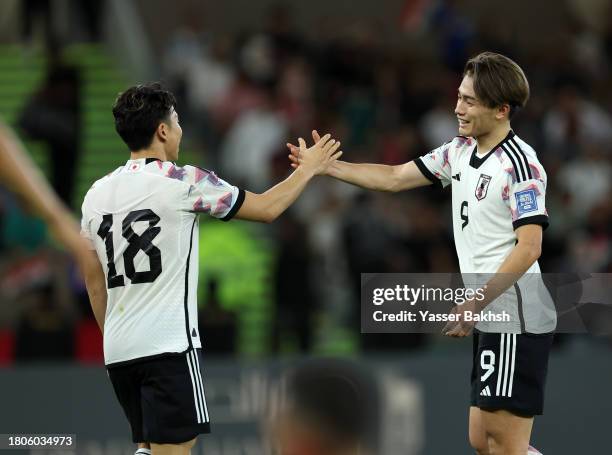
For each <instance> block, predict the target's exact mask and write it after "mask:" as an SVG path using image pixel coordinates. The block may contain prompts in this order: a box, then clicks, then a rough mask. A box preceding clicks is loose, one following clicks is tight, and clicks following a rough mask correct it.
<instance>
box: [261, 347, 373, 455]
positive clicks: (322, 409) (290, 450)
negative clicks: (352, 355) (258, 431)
mask: <svg viewBox="0 0 612 455" xmlns="http://www.w3.org/2000/svg"><path fill="white" fill-rule="evenodd" d="M378 408H379V400H378V386H377V383H376V380H375V378H374V377H373V376H372V375H371V374H370V373H369V372H368V371H367V370H365V368H362V367H360V366H359V365H357V364H355V363H352V362H349V361H346V360H332V359H326V360H311V361H307V362H304V363H303V364H301V365H299V366H298V367H297V368H295V369H293V370H292V371H290V372H288V373H287V374H286V376H285V378H284V390H283V393H282V397H281V403H280V406H279V409H278V412H277V413H276V414H275V415H274V417H273V418H272V420H271V422H270V423H271V428H270V436H271V443H272V447H273V448H274V449H275V451H274V453H275V454H277V455H369V454H374V453H375V452H376V450H375V448H376V445H377V439H378V422H379V409H378Z"/></svg>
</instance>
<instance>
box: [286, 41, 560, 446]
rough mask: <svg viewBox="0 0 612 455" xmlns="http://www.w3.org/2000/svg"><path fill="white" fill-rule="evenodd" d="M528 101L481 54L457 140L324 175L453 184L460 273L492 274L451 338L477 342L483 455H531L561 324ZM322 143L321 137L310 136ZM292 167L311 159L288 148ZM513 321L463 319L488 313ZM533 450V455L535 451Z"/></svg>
mask: <svg viewBox="0 0 612 455" xmlns="http://www.w3.org/2000/svg"><path fill="white" fill-rule="evenodd" d="M528 98H529V84H528V82H527V78H526V77H525V74H524V72H523V70H522V69H521V68H520V67H519V66H518V65H517V64H516V63H515V62H514V61H512V60H510V59H509V58H507V57H505V56H503V55H500V54H496V53H491V52H485V53H482V54H480V55H478V56H476V57H474V58H472V59H471V60H469V61H468V62H467V64H466V66H465V69H464V73H463V80H462V82H461V85H460V86H459V89H458V99H457V105H456V107H455V114H456V115H457V120H458V123H459V135H458V136H457V137H455V138H454V139H452V140H450V141H449V142H447V143H446V144H444V145H442V146H441V147H439V148H437V149H435V150H433V151H431V152H430V153H428V154H426V155H424V156H422V157H420V158H417V159H416V160H414V161H411V162H409V163H405V164H402V165H398V166H386V165H379V164H354V163H348V162H343V161H337V162H335V163H333V164H332V165H331V166H330V167H329V169H328V171H327V172H326V174H327V175H329V176H331V177H334V178H337V179H340V180H343V181H345V182H349V183H352V184H355V185H358V186H361V187H363V188H368V189H372V190H378V191H392V192H396V191H403V190H408V189H412V188H416V187H420V186H424V185H431V184H434V185H437V186H440V187H446V186H449V185H450V186H451V187H452V210H453V217H452V218H453V231H454V238H455V246H456V250H457V256H458V258H459V265H460V269H461V272H462V274H464V276H465V275H466V274H478V275H484V274H486V275H488V277H489V278H487V279H488V281H486V283H483V284H486V288H484V300H483V301H481V302H477V301H475V300H472V301H467V302H466V303H465V304H463V305H460V306H458V307H456V308H455V309H454V311H455V312H456V313H457V314H458V315H459V318H458V319H459V320H458V321H457V322H452V323H449V324H447V326H446V327H445V330H444V331H445V334H446V335H449V336H455V337H462V336H467V335H469V334H471V333H472V331H473V329H474V325H475V329H476V330H475V331H474V332H475V333H474V335H473V340H474V343H473V346H474V349H473V368H472V376H471V387H472V391H471V407H470V418H469V439H470V443H471V445H472V446H473V448H474V449H475V450H476V452H477V453H478V454H481V455H483V454H491V453H503V454H504V455H525V454H527V453H528V450H534V449H533V448H531V447H530V446H529V440H530V436H531V429H532V425H533V418H534V416H535V415H539V414H542V411H543V402H544V387H545V381H546V371H547V365H548V356H549V352H550V348H551V344H552V337H553V335H552V332H553V331H554V329H555V327H556V312H555V309H554V305H553V302H552V300H551V298H550V296H549V294H548V292H547V291H546V288H545V286H544V284H543V282H542V280H541V275H540V268H539V265H538V262H537V259H538V258H539V256H540V252H541V244H542V232H543V230H544V229H545V228H546V227H547V226H548V214H547V212H546V207H545V196H546V172H545V171H544V168H543V167H542V165H541V164H540V162H539V160H538V157H537V155H536V152H535V151H534V150H533V149H532V148H531V147H530V146H529V145H528V144H527V143H525V142H524V141H523V140H522V139H521V138H519V137H518V136H517V135H516V134H515V132H514V131H512V129H511V127H510V119H511V117H512V116H513V114H514V113H515V112H516V111H517V110H519V109H520V108H522V107H524V106H525V104H526V102H527V100H528ZM313 137H314V138H315V140H316V139H318V135H317V134H316V132H315V133H313ZM288 146H289V149H290V151H291V154H290V156H289V157H290V159H291V161H292V162H293V163H292V166H293V167H294V168H298V169H299V167H300V166H301V165H302V160H304V159H305V158H306V155H305V153H304V152H303V151H301V150H300V149H299V148H298V147H296V146H294V145H291V144H288ZM485 307H486V309H487V311H491V312H495V313H498V314H501V312H507V313H508V315H509V316H510V320H509V321H504V320H501V321H499V322H498V320H497V319H493V320H490V321H488V322H487V321H484V320H483V321H480V322H478V324H475V322H472V321H470V320H467V319H468V318H465V317H464V315H466V314H467V312H468V311H469V312H470V313H472V314H473V313H474V312H479V311H483V310H484V308H485ZM530 453H531V452H530Z"/></svg>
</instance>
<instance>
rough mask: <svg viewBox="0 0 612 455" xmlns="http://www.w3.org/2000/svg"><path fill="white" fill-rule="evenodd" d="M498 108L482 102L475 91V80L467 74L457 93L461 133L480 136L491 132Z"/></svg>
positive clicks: (456, 108) (456, 112)
mask: <svg viewBox="0 0 612 455" xmlns="http://www.w3.org/2000/svg"><path fill="white" fill-rule="evenodd" d="M497 112H498V109H495V108H490V107H488V106H486V105H485V104H483V103H482V101H480V100H479V99H478V97H477V96H476V93H475V92H474V81H473V79H472V77H471V76H469V75H466V76H465V77H464V78H463V80H462V81H461V85H460V86H459V90H458V93H457V106H456V107H455V114H456V115H457V121H458V122H459V134H460V135H461V136H471V137H475V138H478V137H479V136H483V135H486V134H489V133H490V132H491V131H492V130H493V129H494V128H495V126H496V123H497V122H496V113H497Z"/></svg>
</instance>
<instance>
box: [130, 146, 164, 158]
mask: <svg viewBox="0 0 612 455" xmlns="http://www.w3.org/2000/svg"><path fill="white" fill-rule="evenodd" d="M142 158H156V159H158V160H161V161H168V157H167V156H166V152H165V151H164V149H163V148H162V147H156V146H155V145H152V146H151V147H148V148H146V149H140V150H132V152H131V153H130V159H131V160H139V159H142Z"/></svg>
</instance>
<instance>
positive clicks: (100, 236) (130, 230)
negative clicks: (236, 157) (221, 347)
mask: <svg viewBox="0 0 612 455" xmlns="http://www.w3.org/2000/svg"><path fill="white" fill-rule="evenodd" d="M243 200H244V191H242V190H240V189H238V188H237V187H235V186H232V185H229V184H228V183H226V182H224V181H223V180H221V179H220V178H218V177H217V176H216V175H215V174H214V173H213V172H209V171H206V170H203V169H200V168H197V167H194V166H185V167H179V166H176V165H174V164H173V163H171V162H162V161H160V160H155V159H151V158H147V159H146V160H145V159H144V158H143V159H138V160H130V161H128V162H127V163H126V164H125V165H124V166H122V167H120V168H118V169H116V170H115V171H114V172H112V173H110V174H109V175H107V176H106V177H104V178H102V179H100V180H98V181H97V182H95V183H94V184H93V186H92V187H91V189H90V190H89V191H88V192H87V195H86V196H85V200H84V202H83V207H82V213H83V218H82V222H81V229H82V235H83V236H84V237H86V238H88V239H89V240H90V241H91V242H92V245H93V246H92V247H93V248H95V250H96V253H97V255H98V258H99V259H100V262H101V263H102V265H103V269H104V273H105V275H106V278H107V290H108V299H107V308H106V317H105V325H104V359H105V363H106V365H111V366H116V365H117V364H123V363H124V362H129V361H132V360H136V359H142V358H148V357H151V356H158V355H164V354H170V353H182V352H185V351H187V350H189V349H192V348H199V347H201V342H200V334H199V331H198V320H197V301H196V289H197V285H198V214H200V213H207V214H209V215H211V216H213V217H215V218H220V219H223V220H228V219H230V218H231V217H232V216H233V215H234V214H235V213H236V212H237V211H238V209H239V208H240V206H241V205H242V202H243Z"/></svg>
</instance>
